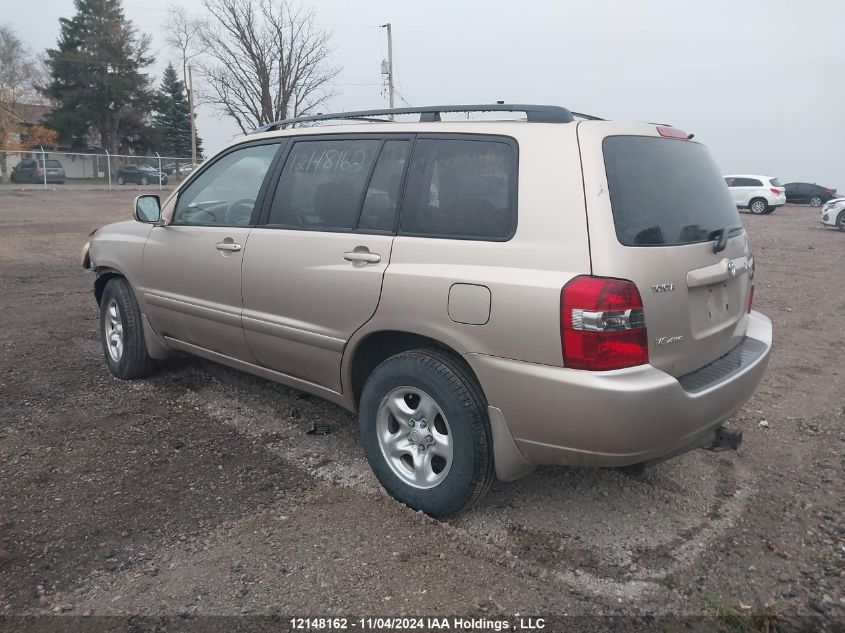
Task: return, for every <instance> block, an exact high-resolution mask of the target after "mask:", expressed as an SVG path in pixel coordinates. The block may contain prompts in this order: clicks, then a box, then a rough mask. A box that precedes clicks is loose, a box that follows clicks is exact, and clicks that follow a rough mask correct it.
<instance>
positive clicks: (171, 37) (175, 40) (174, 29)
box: [166, 6, 207, 103]
mask: <svg viewBox="0 0 845 633" xmlns="http://www.w3.org/2000/svg"><path fill="white" fill-rule="evenodd" d="M206 26H207V25H206V24H205V22H204V21H203V20H201V19H200V18H197V17H195V16H192V15H191V14H190V13H188V12H187V11H186V10H185V8H184V7H181V6H180V7H171V8H170V9H169V10H168V12H167V23H166V29H167V43H168V44H169V45H170V46H171V47H172V48H174V49H175V50H176V51H177V52H178V53H179V59H180V61H181V64H182V82H183V83H184V84H185V87H186V89H188V90H190V87H189V84H188V64H189V63H190V62H191V61H192V60H194V59H195V58H197V57H200V56H201V55H203V54H205V53H206V52H207V48H206V46H205V44H204V43H203V38H202V31H203V29H204V28H206ZM195 96H196V95H195ZM194 103H196V101H195V102H194Z"/></svg>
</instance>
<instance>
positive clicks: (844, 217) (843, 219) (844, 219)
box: [836, 211, 845, 231]
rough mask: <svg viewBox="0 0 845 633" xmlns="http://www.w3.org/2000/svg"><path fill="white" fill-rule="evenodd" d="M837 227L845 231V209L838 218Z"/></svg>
mask: <svg viewBox="0 0 845 633" xmlns="http://www.w3.org/2000/svg"><path fill="white" fill-rule="evenodd" d="M836 228H837V229H839V230H840V231H845V211H842V212H841V213H840V214H839V215H838V216H837V218H836Z"/></svg>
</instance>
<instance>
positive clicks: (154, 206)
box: [135, 194, 161, 224]
mask: <svg viewBox="0 0 845 633" xmlns="http://www.w3.org/2000/svg"><path fill="white" fill-rule="evenodd" d="M135 219H136V220H138V222H144V223H145V224H155V223H156V222H158V221H159V219H161V200H160V199H159V197H158V196H157V195H155V194H146V195H143V196H138V197H137V198H135Z"/></svg>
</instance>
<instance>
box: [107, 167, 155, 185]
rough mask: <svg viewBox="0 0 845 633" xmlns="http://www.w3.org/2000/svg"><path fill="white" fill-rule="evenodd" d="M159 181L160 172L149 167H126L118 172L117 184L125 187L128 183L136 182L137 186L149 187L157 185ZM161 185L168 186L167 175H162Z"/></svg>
mask: <svg viewBox="0 0 845 633" xmlns="http://www.w3.org/2000/svg"><path fill="white" fill-rule="evenodd" d="M158 179H159V171H158V170H157V169H153V168H152V167H148V166H147V165H124V166H123V167H121V168H120V169H118V170H117V184H119V185H125V184H126V183H127V182H134V183H135V184H136V185H148V184H150V183H156V182H158ZM161 183H162V184H167V174H165V173H162V174H161Z"/></svg>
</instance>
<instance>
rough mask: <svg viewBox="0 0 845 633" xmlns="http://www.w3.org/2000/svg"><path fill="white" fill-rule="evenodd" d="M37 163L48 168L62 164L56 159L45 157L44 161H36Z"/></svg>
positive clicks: (59, 166)
mask: <svg viewBox="0 0 845 633" xmlns="http://www.w3.org/2000/svg"><path fill="white" fill-rule="evenodd" d="M38 164H39V165H46V166H47V167H48V168H61V166H62V164H61V163H60V162H59V161H57V160H52V159H49V158H48V159H47V161H46V162H44V161H38Z"/></svg>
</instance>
